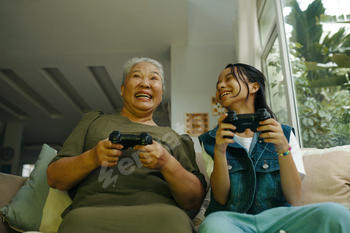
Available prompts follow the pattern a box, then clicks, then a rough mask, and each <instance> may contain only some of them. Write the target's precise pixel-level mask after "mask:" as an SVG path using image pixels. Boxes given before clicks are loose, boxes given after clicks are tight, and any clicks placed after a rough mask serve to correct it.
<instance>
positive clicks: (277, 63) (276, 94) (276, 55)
mask: <svg viewBox="0 0 350 233" xmlns="http://www.w3.org/2000/svg"><path fill="white" fill-rule="evenodd" d="M265 70H266V72H265V73H266V75H267V79H268V95H269V97H270V98H269V99H270V107H271V109H272V111H273V112H274V113H275V114H276V116H277V119H278V121H279V122H280V123H283V124H288V122H289V121H288V114H287V105H286V103H287V102H286V96H285V85H284V77H283V75H282V67H281V55H280V50H279V43H278V37H277V38H276V39H275V41H274V43H273V45H272V47H271V49H270V51H269V53H268V55H267V57H266V60H265Z"/></svg>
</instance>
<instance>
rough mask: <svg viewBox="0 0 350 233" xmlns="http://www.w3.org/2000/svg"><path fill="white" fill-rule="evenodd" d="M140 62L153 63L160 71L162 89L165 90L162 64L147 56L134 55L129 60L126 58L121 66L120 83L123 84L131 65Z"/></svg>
mask: <svg viewBox="0 0 350 233" xmlns="http://www.w3.org/2000/svg"><path fill="white" fill-rule="evenodd" d="M141 62H149V63H151V64H153V65H155V66H156V67H157V69H158V70H159V71H160V76H161V78H162V86H163V90H165V83H164V70H163V66H162V64H160V63H159V62H158V61H156V60H154V59H151V58H147V57H140V58H139V57H134V58H131V59H129V60H127V61H126V62H125V64H124V66H123V79H122V84H123V85H124V83H125V79H126V77H127V76H128V74H129V72H130V70H131V69H132V67H133V66H134V65H136V64H138V63H141Z"/></svg>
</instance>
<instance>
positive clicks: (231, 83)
mask: <svg viewBox="0 0 350 233" xmlns="http://www.w3.org/2000/svg"><path fill="white" fill-rule="evenodd" d="M246 97H247V87H246V85H245V84H244V83H242V81H240V80H239V79H237V78H236V77H234V76H233V74H232V73H231V68H227V69H225V70H223V71H222V72H221V74H220V75H219V78H218V82H217V83H216V98H217V100H218V101H219V103H220V104H221V105H222V106H223V107H224V108H226V109H230V105H231V104H232V103H234V102H237V101H238V100H243V101H245V98H246ZM230 110H233V109H230Z"/></svg>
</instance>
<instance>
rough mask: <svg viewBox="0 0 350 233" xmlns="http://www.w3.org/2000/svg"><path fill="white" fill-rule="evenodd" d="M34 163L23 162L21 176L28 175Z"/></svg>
mask: <svg viewBox="0 0 350 233" xmlns="http://www.w3.org/2000/svg"><path fill="white" fill-rule="evenodd" d="M34 166H35V164H23V167H22V176H23V177H29V175H30V173H31V172H32V171H33V169H34Z"/></svg>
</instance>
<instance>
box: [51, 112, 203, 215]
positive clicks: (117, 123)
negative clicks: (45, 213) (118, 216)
mask: <svg viewBox="0 0 350 233" xmlns="http://www.w3.org/2000/svg"><path fill="white" fill-rule="evenodd" d="M112 131H120V132H121V133H123V134H140V133H142V132H147V133H149V134H150V135H151V136H152V138H153V140H155V141H157V142H158V143H160V144H161V145H162V146H163V147H164V148H165V149H166V150H167V151H168V152H169V153H170V154H171V155H172V156H174V157H175V158H176V159H177V160H178V161H179V162H180V164H181V165H182V166H183V167H184V168H185V169H186V170H187V171H189V172H191V173H193V174H194V175H196V176H197V177H198V179H199V180H200V181H201V183H202V185H203V187H204V188H206V182H205V178H204V175H203V174H202V173H200V171H199V169H198V166H197V163H196V159H195V158H196V157H195V151H194V146H193V141H192V140H191V138H190V137H189V136H188V135H179V134H177V133H176V132H175V131H174V130H172V129H171V128H169V127H159V126H151V125H145V124H140V123H135V122H132V121H130V120H129V119H128V118H126V117H124V116H122V115H120V114H119V113H116V114H106V115H104V114H103V113H102V112H101V111H92V112H89V113H87V114H86V115H85V116H84V117H83V119H82V120H81V121H80V122H79V123H78V125H77V126H76V128H75V129H74V130H73V132H72V133H71V134H70V136H69V137H68V138H67V140H66V141H65V143H64V145H63V147H62V149H61V150H60V151H59V152H58V154H57V156H56V157H55V158H54V159H53V160H52V161H51V163H52V162H55V161H57V160H59V159H60V158H63V157H73V156H78V155H80V154H82V153H83V152H84V151H87V150H90V149H92V148H94V147H95V146H96V144H97V143H98V142H99V141H101V140H103V139H106V138H108V137H109V135H110V133H111V132H112ZM122 153H123V154H122V156H121V157H120V158H119V160H118V164H117V165H116V166H114V167H110V168H106V167H101V168H98V169H96V170H94V171H92V172H91V173H90V174H89V175H88V176H87V177H86V179H84V180H83V181H81V182H80V183H79V184H78V185H77V186H76V187H75V188H73V189H72V190H70V193H71V194H72V196H74V198H73V204H72V205H71V206H70V207H68V208H67V210H66V211H65V212H64V213H63V216H64V215H66V214H67V213H68V212H69V211H70V210H72V209H75V208H77V207H83V206H96V205H123V206H127V205H141V204H151V203H167V204H171V205H176V203H175V201H174V199H173V197H172V194H171V191H170V189H169V187H168V184H167V183H166V181H165V179H164V177H163V175H162V174H161V173H160V172H159V171H157V170H150V169H148V168H145V167H143V166H142V164H141V162H140V160H139V157H138V152H137V151H135V150H133V149H132V148H128V149H127V150H122Z"/></svg>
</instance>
